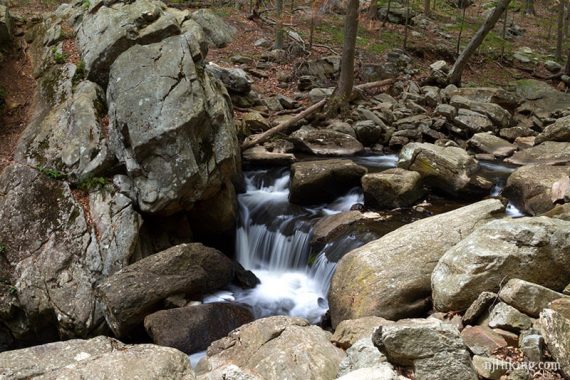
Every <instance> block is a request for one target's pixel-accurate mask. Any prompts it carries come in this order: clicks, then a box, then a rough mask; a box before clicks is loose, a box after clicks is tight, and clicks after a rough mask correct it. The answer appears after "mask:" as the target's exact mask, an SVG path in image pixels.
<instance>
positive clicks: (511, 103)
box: [448, 87, 520, 111]
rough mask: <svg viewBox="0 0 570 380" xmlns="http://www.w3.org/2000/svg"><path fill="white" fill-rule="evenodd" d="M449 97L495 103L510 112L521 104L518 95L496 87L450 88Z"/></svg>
mask: <svg viewBox="0 0 570 380" xmlns="http://www.w3.org/2000/svg"><path fill="white" fill-rule="evenodd" d="M448 96H449V98H450V99H451V98H452V97H453V96H461V97H463V98H466V99H468V100H470V101H472V102H477V103H494V104H497V105H499V106H501V107H502V108H504V109H506V110H508V111H513V110H514V109H515V108H516V107H517V105H518V104H519V102H520V99H519V98H518V97H517V96H516V95H514V94H512V93H510V92H508V91H506V90H504V89H502V88H495V87H462V88H457V87H454V88H450V90H449V91H448Z"/></svg>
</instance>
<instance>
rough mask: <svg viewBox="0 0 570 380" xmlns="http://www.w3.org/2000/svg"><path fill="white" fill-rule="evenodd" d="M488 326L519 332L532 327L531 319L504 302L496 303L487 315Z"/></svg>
mask: <svg viewBox="0 0 570 380" xmlns="http://www.w3.org/2000/svg"><path fill="white" fill-rule="evenodd" d="M489 326H490V327H493V328H494V327H498V328H501V329H505V330H508V331H513V332H519V331H521V330H526V329H529V328H531V327H532V319H531V318H530V317H529V316H527V315H525V314H523V313H521V312H520V311H518V310H517V309H515V308H514V307H512V306H509V305H507V304H506V303H503V302H500V303H498V304H497V305H496V306H495V307H494V308H493V310H492V311H491V315H490V317H489Z"/></svg>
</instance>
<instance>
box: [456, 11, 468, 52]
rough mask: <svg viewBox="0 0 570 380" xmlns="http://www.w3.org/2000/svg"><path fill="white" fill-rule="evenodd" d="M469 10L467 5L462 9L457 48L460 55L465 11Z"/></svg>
mask: <svg viewBox="0 0 570 380" xmlns="http://www.w3.org/2000/svg"><path fill="white" fill-rule="evenodd" d="M466 10H467V7H463V9H461V25H459V34H458V35H457V50H456V53H455V54H457V55H459V50H460V49H461V36H462V35H463V27H464V25H465V11H466Z"/></svg>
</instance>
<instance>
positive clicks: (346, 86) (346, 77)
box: [327, 0, 360, 115]
mask: <svg viewBox="0 0 570 380" xmlns="http://www.w3.org/2000/svg"><path fill="white" fill-rule="evenodd" d="M359 5H360V1H359V0H348V4H347V7H346V16H345V18H344V42H343V46H342V59H341V65H340V77H339V79H338V85H337V87H336V89H335V91H334V93H333V95H332V97H331V98H330V100H329V102H328V105H327V109H328V111H327V112H328V114H329V115H335V114H339V113H343V112H345V111H346V110H347V109H348V102H349V101H350V95H351V94H352V87H353V86H354V55H355V52H356V35H357V33H358V6H359Z"/></svg>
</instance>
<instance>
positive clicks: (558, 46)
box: [556, 0, 565, 61]
mask: <svg viewBox="0 0 570 380" xmlns="http://www.w3.org/2000/svg"><path fill="white" fill-rule="evenodd" d="M559 1H560V6H559V8H558V30H557V31H558V35H557V38H556V60H558V61H560V60H561V59H562V41H563V40H564V8H565V4H564V0H559Z"/></svg>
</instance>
